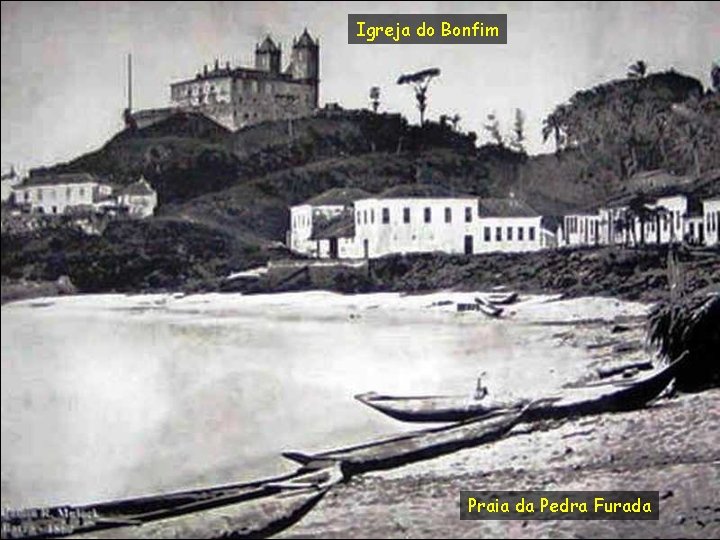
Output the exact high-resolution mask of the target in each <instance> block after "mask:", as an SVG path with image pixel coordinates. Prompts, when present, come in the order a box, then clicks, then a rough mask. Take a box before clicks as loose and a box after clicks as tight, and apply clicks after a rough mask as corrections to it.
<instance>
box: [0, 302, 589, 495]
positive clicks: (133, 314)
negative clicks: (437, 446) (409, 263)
mask: <svg viewBox="0 0 720 540" xmlns="http://www.w3.org/2000/svg"><path fill="white" fill-rule="evenodd" d="M447 297H448V295H447V294H445V295H440V296H433V297H406V298H400V297H398V296H396V295H366V296H355V297H353V296H345V297H343V296H339V295H331V294H329V293H298V294H284V295H273V296H256V297H241V296H240V295H225V296H220V295H204V296H194V297H187V298H177V297H171V296H158V295H155V296H130V297H125V296H120V295H109V296H87V297H74V298H63V299H56V300H49V301H47V300H46V301H30V302H23V303H18V304H10V305H7V306H3V307H2V504H3V505H4V506H12V507H24V506H32V505H49V504H64V503H68V504H80V503H87V502H91V501H97V500H104V499H111V498H116V497H125V496H133V495H141V494H146V493H151V492H157V491H161V490H170V489H172V490H175V489H183V488H187V487H195V486H201V485H209V484H217V483H227V482H234V481H239V480H251V479H256V478H261V477H264V476H266V475H272V474H277V473H282V472H287V471H289V470H291V469H292V467H293V465H292V464H289V463H287V462H286V461H284V460H283V459H282V458H281V457H280V455H279V454H280V452H281V451H283V450H303V451H317V450H323V449H328V448H332V447H334V446H339V445H343V444H349V443H356V442H361V441H364V440H367V439H368V438H372V437H375V436H378V435H383V434H389V433H394V432H397V431H400V430H406V429H416V428H417V426H412V425H407V424H402V423H399V422H397V421H394V420H392V419H389V418H386V417H384V416H383V415H381V414H379V413H377V412H375V411H373V410H371V409H369V408H367V407H365V406H363V405H362V404H360V403H359V402H357V401H355V400H353V399H352V396H353V395H354V394H356V393H360V392H365V391H368V390H376V391H380V392H383V393H397V394H425V393H466V392H467V393H470V392H472V391H473V390H474V387H475V378H476V377H477V375H478V374H479V372H481V371H483V370H484V371H486V372H487V376H486V377H485V378H484V382H485V383H486V384H487V386H488V387H489V388H490V390H491V393H492V394H494V396H495V397H501V396H502V397H509V396H514V395H524V396H527V395H532V394H533V393H537V390H538V388H541V387H543V386H545V387H546V386H547V385H546V384H545V383H547V382H548V380H551V382H552V383H553V384H556V385H559V384H561V383H562V382H564V381H565V380H566V379H567V378H568V377H569V376H570V375H569V371H572V370H573V369H578V366H581V365H582V361H583V360H584V356H585V355H584V354H583V351H581V350H578V349H573V348H570V347H558V345H557V341H556V340H553V339H551V338H550V337H549V336H550V334H551V333H552V331H553V330H549V329H548V328H544V327H537V326H527V325H523V324H520V323H518V322H515V321H499V322H498V321H489V320H486V319H483V318H482V316H481V315H479V314H477V313H466V314H457V313H453V312H452V309H453V308H452V307H450V308H449V309H448V310H442V309H432V310H430V309H423V306H425V305H427V304H429V303H430V302H431V301H433V300H437V299H442V298H447ZM539 376H540V377H542V378H543V381H539V380H538V377H539ZM540 382H542V383H543V384H542V385H540V384H539V383H540Z"/></svg>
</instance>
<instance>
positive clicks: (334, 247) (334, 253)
mask: <svg viewBox="0 0 720 540" xmlns="http://www.w3.org/2000/svg"><path fill="white" fill-rule="evenodd" d="M330 258H331V259H337V258H338V239H337V238H331V239H330Z"/></svg>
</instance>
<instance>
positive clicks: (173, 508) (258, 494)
mask: <svg viewBox="0 0 720 540" xmlns="http://www.w3.org/2000/svg"><path fill="white" fill-rule="evenodd" d="M340 480H342V474H341V472H340V469H339V467H338V466H333V467H322V468H318V467H312V468H309V467H308V468H301V469H299V470H298V471H296V472H295V473H292V474H288V475H283V476H278V477H274V478H269V479H266V480H261V481H257V482H249V483H246V484H237V485H227V486H221V487H217V488H208V489H200V490H190V491H184V492H177V493H170V494H164V495H154V496H148V497H140V498H135V499H125V500H119V501H111V502H107V503H98V504H95V505H86V506H81V507H56V508H48V509H37V510H31V511H23V512H21V513H14V514H8V515H4V516H3V535H2V537H3V538H51V537H70V538H218V537H225V536H232V537H235V538H244V537H262V536H265V535H269V534H274V533H275V532H278V531H280V530H282V529H284V528H286V527H289V526H290V525H292V524H293V523H295V522H296V521H297V520H299V519H300V518H301V517H302V516H303V515H305V513H307V512H308V511H309V510H310V509H311V508H312V507H313V506H314V505H315V504H316V503H317V502H318V501H319V500H320V498H322V496H323V495H324V494H325V493H326V492H327V490H328V489H330V487H332V486H333V485H334V484H335V483H337V482H339V481H340ZM18 514H20V516H18ZM32 514H39V515H35V516H34V517H33V518H31V519H27V518H26V519H23V516H28V515H32Z"/></svg>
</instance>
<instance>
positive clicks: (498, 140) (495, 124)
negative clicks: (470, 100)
mask: <svg viewBox="0 0 720 540" xmlns="http://www.w3.org/2000/svg"><path fill="white" fill-rule="evenodd" d="M487 121H488V123H487V124H485V125H484V126H483V128H485V131H487V132H488V134H489V135H490V138H491V139H492V140H493V141H495V144H497V145H498V146H505V141H504V140H503V136H502V133H500V122H499V121H498V119H497V116H495V113H494V112H492V113H490V114H488V115H487Z"/></svg>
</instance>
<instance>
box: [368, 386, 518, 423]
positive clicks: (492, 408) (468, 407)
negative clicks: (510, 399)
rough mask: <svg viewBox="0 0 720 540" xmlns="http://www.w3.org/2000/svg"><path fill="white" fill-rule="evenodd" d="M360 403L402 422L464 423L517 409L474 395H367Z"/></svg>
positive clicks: (371, 393)
mask: <svg viewBox="0 0 720 540" xmlns="http://www.w3.org/2000/svg"><path fill="white" fill-rule="evenodd" d="M355 399H357V400H358V401H359V402H360V403H364V404H365V405H367V406H368V407H372V408H373V409H375V410H378V411H380V412H381V413H383V414H386V415H387V416H390V417H391V418H395V419H396V420H401V421H403V422H461V421H463V420H468V419H470V418H482V417H487V416H490V415H493V414H500V413H503V412H507V411H508V409H512V408H515V407H517V406H518V404H517V403H514V404H509V403H502V402H493V401H487V400H482V399H481V400H478V399H475V398H474V397H473V396H471V395H465V396H462V395H455V396H452V395H449V396H397V397H394V396H384V395H381V394H378V393H376V392H367V393H365V394H358V395H356V396H355Z"/></svg>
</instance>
